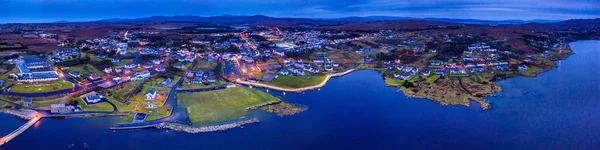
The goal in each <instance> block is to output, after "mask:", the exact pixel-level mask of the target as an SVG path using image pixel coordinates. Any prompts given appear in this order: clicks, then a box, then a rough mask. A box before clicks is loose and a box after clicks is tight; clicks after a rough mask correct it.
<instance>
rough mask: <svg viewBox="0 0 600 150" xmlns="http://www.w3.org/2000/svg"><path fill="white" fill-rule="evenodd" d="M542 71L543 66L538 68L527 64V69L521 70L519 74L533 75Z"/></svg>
mask: <svg viewBox="0 0 600 150" xmlns="http://www.w3.org/2000/svg"><path fill="white" fill-rule="evenodd" d="M542 71H544V69H543V68H540V67H537V66H529V67H527V70H525V71H521V74H523V75H526V76H534V75H536V74H538V73H540V72H542Z"/></svg>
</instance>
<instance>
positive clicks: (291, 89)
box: [235, 69, 355, 92]
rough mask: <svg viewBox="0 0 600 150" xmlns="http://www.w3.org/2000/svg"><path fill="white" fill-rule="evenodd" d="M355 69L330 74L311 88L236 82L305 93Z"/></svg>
mask: <svg viewBox="0 0 600 150" xmlns="http://www.w3.org/2000/svg"><path fill="white" fill-rule="evenodd" d="M354 70H355V69H350V70H347V71H344V72H340V73H334V74H329V75H327V76H326V77H325V80H323V82H321V83H319V84H318V85H313V86H309V87H303V88H282V87H277V86H272V85H267V84H263V83H253V82H248V81H241V80H239V79H238V80H236V81H235V82H236V83H239V84H243V85H249V86H256V87H263V88H267V89H272V90H277V91H282V92H303V91H308V90H314V89H318V88H321V87H323V86H325V84H327V81H329V79H331V78H333V77H339V76H344V75H346V74H348V73H350V72H352V71H354Z"/></svg>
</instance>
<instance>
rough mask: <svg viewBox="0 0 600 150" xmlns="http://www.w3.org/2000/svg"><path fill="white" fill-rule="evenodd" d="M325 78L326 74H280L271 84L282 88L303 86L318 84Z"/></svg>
mask: <svg viewBox="0 0 600 150" xmlns="http://www.w3.org/2000/svg"><path fill="white" fill-rule="evenodd" d="M323 80H325V76H279V77H278V78H276V79H273V81H271V83H269V84H270V85H274V86H278V87H282V88H302V87H308V86H314V85H318V84H320V83H321V82H323Z"/></svg>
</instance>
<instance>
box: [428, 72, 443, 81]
mask: <svg viewBox="0 0 600 150" xmlns="http://www.w3.org/2000/svg"><path fill="white" fill-rule="evenodd" d="M441 76H442V75H439V74H434V75H430V76H429V77H427V79H425V82H427V83H434V82H435V81H436V80H437V79H439V78H440V77H441Z"/></svg>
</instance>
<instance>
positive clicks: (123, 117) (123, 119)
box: [119, 113, 135, 123]
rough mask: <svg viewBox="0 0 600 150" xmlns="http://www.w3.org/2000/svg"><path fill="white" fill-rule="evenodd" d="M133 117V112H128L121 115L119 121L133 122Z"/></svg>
mask: <svg viewBox="0 0 600 150" xmlns="http://www.w3.org/2000/svg"><path fill="white" fill-rule="evenodd" d="M133 117H135V113H130V114H129V115H127V116H121V119H120V120H119V123H131V122H133Z"/></svg>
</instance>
